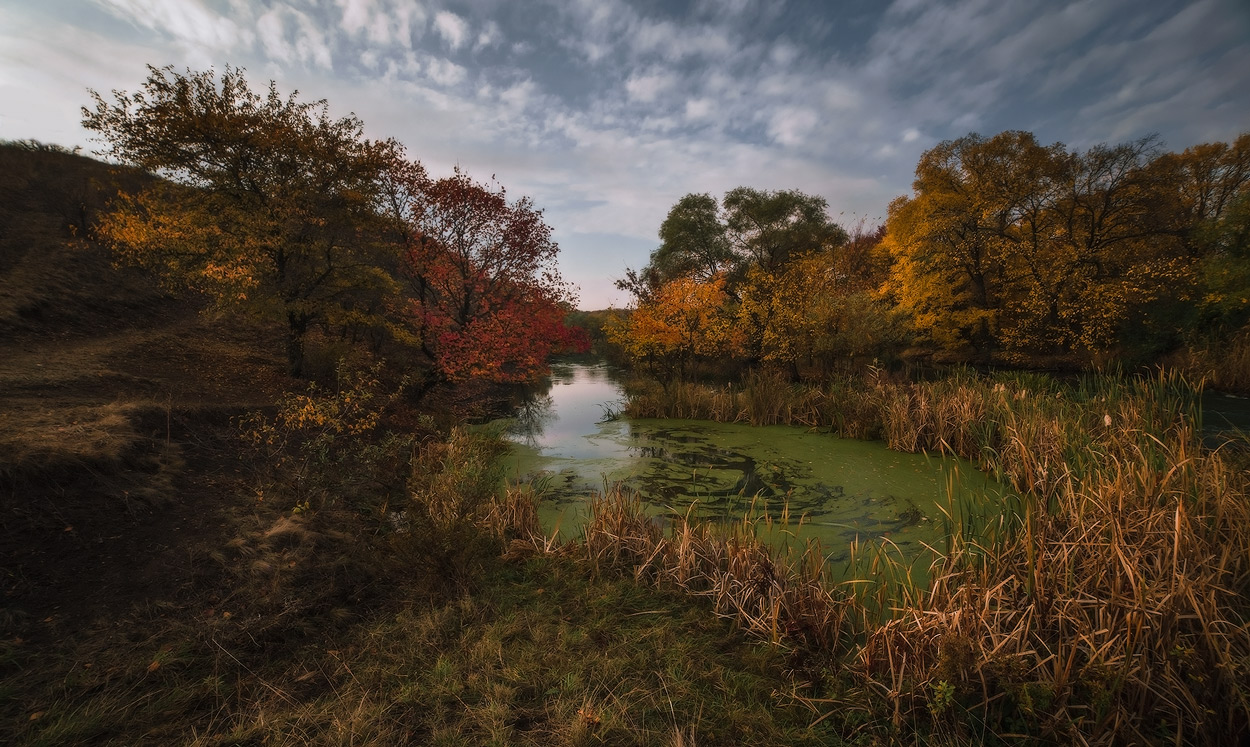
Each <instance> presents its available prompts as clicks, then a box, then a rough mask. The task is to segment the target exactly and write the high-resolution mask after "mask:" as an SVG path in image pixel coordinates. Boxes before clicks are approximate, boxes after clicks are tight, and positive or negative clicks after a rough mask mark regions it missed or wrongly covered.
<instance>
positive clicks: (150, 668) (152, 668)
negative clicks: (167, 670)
mask: <svg viewBox="0 0 1250 747" xmlns="http://www.w3.org/2000/svg"><path fill="white" fill-rule="evenodd" d="M160 668H161V663H160V661H158V660H156V659H153V660H152V663H151V664H149V665H148V671H149V672H155V671H156V670H158V669H160Z"/></svg>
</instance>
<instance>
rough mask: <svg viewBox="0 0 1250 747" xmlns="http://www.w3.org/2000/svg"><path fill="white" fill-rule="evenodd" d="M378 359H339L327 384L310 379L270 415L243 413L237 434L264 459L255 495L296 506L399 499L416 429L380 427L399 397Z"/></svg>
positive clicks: (382, 503) (383, 503)
mask: <svg viewBox="0 0 1250 747" xmlns="http://www.w3.org/2000/svg"><path fill="white" fill-rule="evenodd" d="M381 373H382V371H381V366H380V365H377V364H375V365H374V366H372V367H370V368H364V369H353V368H350V367H348V366H347V365H346V364H341V365H340V367H339V370H338V372H337V374H338V384H337V386H336V387H334V388H333V389H330V390H325V389H323V388H322V387H319V386H318V385H317V384H316V383H310V384H309V385H308V388H307V389H306V391H305V392H304V393H288V394H286V395H284V396H283V397H282V398H281V399H280V400H279V401H278V408H277V412H276V413H275V414H274V415H273V416H272V417H269V416H267V415H265V414H264V413H260V412H257V413H252V414H251V415H248V416H246V417H244V418H242V419H241V420H240V424H239V425H240V434H241V436H242V438H243V440H244V442H245V443H246V444H247V445H248V446H249V447H250V448H251V449H253V450H254V451H255V453H256V455H257V457H258V458H259V460H260V463H261V464H262V465H263V470H262V475H261V476H260V479H259V480H258V481H257V486H256V491H257V497H258V498H259V499H261V500H265V499H269V500H281V501H285V502H286V503H287V505H290V506H292V507H293V508H294V509H298V510H299V511H308V510H312V509H322V508H325V507H326V506H327V505H328V504H331V503H335V502H341V501H344V500H348V499H350V500H353V501H356V502H358V503H360V504H361V505H366V506H371V507H374V508H377V507H381V506H386V505H388V504H390V503H394V502H401V501H402V500H403V498H404V496H405V483H406V480H407V473H408V464H409V461H410V460H411V458H412V452H413V449H414V448H415V447H416V441H417V435H416V434H414V433H404V434H400V433H395V432H392V431H390V430H389V429H385V428H383V427H382V420H383V416H384V414H385V412H386V410H387V409H388V407H390V406H391V405H392V404H393V402H394V399H395V395H394V394H393V393H388V392H387V391H386V389H385V388H384V387H383V385H382V383H381V381H380V380H379V376H380V374H381Z"/></svg>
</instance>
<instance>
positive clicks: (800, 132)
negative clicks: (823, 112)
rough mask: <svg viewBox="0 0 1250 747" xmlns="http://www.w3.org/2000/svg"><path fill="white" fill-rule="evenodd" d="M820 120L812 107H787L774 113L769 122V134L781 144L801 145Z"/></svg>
mask: <svg viewBox="0 0 1250 747" xmlns="http://www.w3.org/2000/svg"><path fill="white" fill-rule="evenodd" d="M818 121H819V117H817V115H816V112H814V111H812V110H811V109H806V108H801V107H786V108H784V109H781V110H780V111H778V112H777V113H775V114H773V116H772V118H771V119H770V120H769V123H768V134H769V135H770V136H771V137H772V139H773V140H775V141H776V142H777V143H778V144H780V145H784V146H787V147H793V146H796V145H801V144H802V143H803V142H804V141H805V140H806V139H807V136H808V135H809V134H811V132H812V130H813V129H815V127H816V123H817V122H818Z"/></svg>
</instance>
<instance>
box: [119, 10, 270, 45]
mask: <svg viewBox="0 0 1250 747" xmlns="http://www.w3.org/2000/svg"><path fill="white" fill-rule="evenodd" d="M95 2H96V3H97V4H98V5H100V6H101V7H103V8H104V9H105V10H107V11H109V12H110V13H112V14H113V15H115V16H117V17H119V18H122V19H124V20H126V21H129V22H131V23H134V24H136V25H139V26H143V27H145V28H148V29H151V30H153V31H158V32H161V33H163V34H169V35H170V36H173V37H174V38H175V39H177V40H179V41H180V42H183V43H185V44H189V45H191V46H194V47H199V48H202V49H209V50H220V51H228V50H231V49H234V48H236V47H238V46H240V45H243V44H246V43H249V41H250V38H251V34H250V32H248V31H247V30H245V29H244V28H241V27H239V26H238V25H236V24H235V23H234V22H233V21H232V20H230V19H229V18H225V17H223V16H222V15H220V14H219V13H217V12H215V11H212V10H209V9H208V8H206V7H204V5H203V4H202V3H200V2H199V1H198V0H95Z"/></svg>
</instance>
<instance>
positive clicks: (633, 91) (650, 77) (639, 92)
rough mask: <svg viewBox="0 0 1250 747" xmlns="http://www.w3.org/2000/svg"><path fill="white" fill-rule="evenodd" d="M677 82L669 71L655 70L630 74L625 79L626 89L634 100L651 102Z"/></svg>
mask: <svg viewBox="0 0 1250 747" xmlns="http://www.w3.org/2000/svg"><path fill="white" fill-rule="evenodd" d="M675 83H676V78H675V77H674V76H673V75H672V74H670V73H667V72H653V73H645V74H638V73H635V74H633V75H631V76H629V79H628V80H626V81H625V91H626V93H628V94H629V98H630V100H632V101H637V102H641V103H644V104H649V103H652V102H654V101H655V100H656V99H657V98H658V97H659V96H660V94H662V93H664V92H665V91H667V90H669V89H670V88H672V87H673V85H674V84H675Z"/></svg>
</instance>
